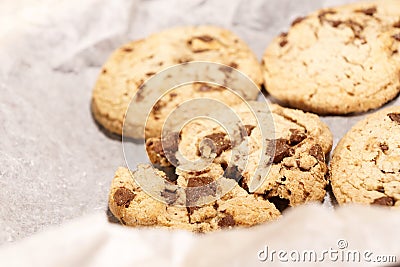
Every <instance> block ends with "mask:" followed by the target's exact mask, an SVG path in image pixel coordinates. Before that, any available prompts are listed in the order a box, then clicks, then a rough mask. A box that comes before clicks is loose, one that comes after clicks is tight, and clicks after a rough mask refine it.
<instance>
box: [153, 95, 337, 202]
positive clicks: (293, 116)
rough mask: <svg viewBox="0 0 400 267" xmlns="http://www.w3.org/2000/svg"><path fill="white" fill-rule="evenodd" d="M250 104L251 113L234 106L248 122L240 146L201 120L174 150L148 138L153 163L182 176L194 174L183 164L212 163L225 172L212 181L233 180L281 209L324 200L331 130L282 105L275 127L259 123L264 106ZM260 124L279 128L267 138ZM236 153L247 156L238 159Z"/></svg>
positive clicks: (273, 111) (274, 110)
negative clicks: (266, 152) (258, 115)
mask: <svg viewBox="0 0 400 267" xmlns="http://www.w3.org/2000/svg"><path fill="white" fill-rule="evenodd" d="M249 104H250V106H251V107H252V109H249V106H247V104H240V105H236V106H233V107H232V109H233V110H234V111H235V112H236V113H237V114H238V116H239V117H240V118H241V121H242V122H243V124H244V131H245V133H244V134H243V136H242V138H241V139H240V141H239V142H238V141H232V140H231V138H230V136H229V135H228V134H227V132H226V131H225V130H224V128H223V127H222V126H221V125H219V124H218V123H216V122H214V121H211V120H204V119H197V120H193V121H191V122H190V123H188V124H187V125H186V126H185V127H184V128H183V129H182V130H181V132H179V133H175V134H174V136H175V139H174V142H173V143H174V148H173V149H170V148H168V146H164V149H163V148H162V145H161V143H162V140H160V139H157V138H150V139H149V140H147V142H146V145H147V151H148V153H149V155H150V160H151V161H152V162H153V163H154V164H158V165H163V166H171V165H174V166H175V167H176V172H177V173H178V174H179V175H180V176H181V177H185V176H186V174H185V173H187V172H188V170H190V168H187V167H186V163H184V162H186V160H190V161H192V162H199V160H200V159H201V160H204V161H205V162H208V163H209V162H212V164H217V165H219V166H221V168H222V169H223V170H224V173H223V174H219V175H212V178H213V179H216V178H218V177H221V176H224V177H229V178H230V179H233V180H235V181H236V182H237V183H238V185H239V186H240V187H242V188H243V189H245V190H246V191H247V192H249V193H252V194H254V195H255V196H259V197H262V198H265V199H268V200H270V201H271V202H273V203H274V204H276V205H277V208H278V206H279V208H280V209H281V208H282V206H296V205H299V204H302V203H305V202H307V201H321V200H322V199H323V198H324V196H325V187H326V185H327V183H328V182H327V180H326V177H325V174H326V172H327V166H326V163H325V159H326V155H327V154H328V153H329V152H330V150H331V147H332V134H331V132H330V131H329V128H328V127H327V126H326V125H325V124H324V123H323V122H321V120H320V119H319V118H318V116H316V115H314V114H310V113H305V112H303V111H300V110H293V109H288V108H283V107H280V106H278V105H271V106H270V111H268V112H269V113H270V115H271V119H272V121H273V125H271V123H270V122H268V121H261V122H258V121H257V120H256V119H255V117H254V113H264V112H266V111H265V110H264V109H263V108H262V104H261V103H260V102H251V101H250V102H249ZM253 112H254V113H253ZM260 125H268V128H269V129H274V130H273V137H267V136H265V135H264V134H262V131H261V128H260ZM244 147H246V149H247V150H246V151H245V149H244ZM268 147H271V148H273V149H272V150H271V151H273V153H271V154H270V155H268V156H269V158H268V157H267V158H266V159H265V160H261V161H260V154H263V153H265V151H268V150H265V148H267V149H268ZM237 149H239V150H241V149H243V150H242V151H245V153H236V155H234V151H235V150H237ZM166 154H169V155H170V157H166V156H165V155H166ZM171 159H172V160H171ZM207 160H209V161H207ZM171 161H172V162H171ZM242 162H245V164H242ZM189 172H190V171H189ZM259 173H261V174H262V175H263V177H261V174H259ZM254 184H256V185H257V186H254Z"/></svg>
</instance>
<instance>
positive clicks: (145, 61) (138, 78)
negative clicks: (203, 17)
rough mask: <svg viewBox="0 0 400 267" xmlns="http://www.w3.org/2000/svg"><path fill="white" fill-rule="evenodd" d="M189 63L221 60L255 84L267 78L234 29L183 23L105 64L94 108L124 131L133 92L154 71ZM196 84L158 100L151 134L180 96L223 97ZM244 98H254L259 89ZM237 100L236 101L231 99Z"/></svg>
mask: <svg viewBox="0 0 400 267" xmlns="http://www.w3.org/2000/svg"><path fill="white" fill-rule="evenodd" d="M190 61H210V62H216V63H221V64H224V65H227V66H230V67H232V68H235V69H238V70H239V71H241V72H243V73H244V74H246V75H247V76H249V78H250V79H251V80H253V81H254V83H255V84H256V85H257V86H261V84H262V82H263V77H262V72H261V66H260V64H259V63H258V61H257V58H256V56H255V55H254V54H253V53H252V51H251V50H250V48H249V47H248V46H247V45H246V44H245V43H244V42H243V41H242V40H240V39H239V37H238V36H236V35H235V34H233V33H232V32H230V31H228V30H225V29H222V28H218V27H214V26H196V27H179V28H172V29H168V30H165V31H162V32H159V33H156V34H153V35H151V36H149V37H147V38H145V39H142V40H137V41H134V42H131V43H128V44H126V45H124V46H122V47H120V48H118V49H117V50H116V51H115V52H114V53H113V54H112V55H111V56H110V58H109V59H108V61H107V62H106V63H105V64H104V66H103V68H102V70H101V73H100V75H99V77H98V80H97V82H96V85H95V87H94V89H93V96H92V111H93V115H94V117H95V119H96V120H97V121H98V122H99V123H100V124H101V125H102V126H104V127H105V128H106V129H107V130H109V131H111V132H113V133H116V134H119V135H121V134H122V128H123V122H124V117H125V113H126V111H127V108H128V106H129V103H130V101H131V99H132V98H133V96H134V95H135V94H136V93H137V92H138V91H140V89H141V86H142V85H143V84H144V83H145V82H146V80H148V79H149V78H150V77H152V76H153V75H154V74H156V73H158V72H160V71H162V70H164V69H166V68H168V67H171V66H173V65H176V64H181V63H186V62H190ZM214 89H215V88H211V86H204V85H202V84H195V85H193V86H186V87H185V88H183V89H182V90H184V93H182V90H181V91H178V92H175V93H171V94H168V95H166V96H165V97H164V101H161V102H160V103H157V106H156V107H154V109H153V113H152V115H151V117H150V118H149V122H148V123H149V125H148V128H147V129H146V135H147V136H158V135H159V133H160V128H161V127H162V120H163V119H164V118H165V116H166V115H168V113H169V111H171V110H172V109H173V108H174V107H175V106H176V105H177V103H178V102H179V100H182V99H181V98H182V95H186V96H190V97H197V96H200V97H201V96H204V95H207V96H208V97H210V98H216V99H222V100H225V102H227V103H228V104H229V103H230V101H231V100H230V97H227V95H226V94H225V93H224V92H221V90H218V88H217V89H215V90H214ZM243 97H244V98H245V99H256V98H257V92H251V93H249V94H246V93H245V92H244V95H243ZM232 101H234V103H237V102H236V101H237V99H232ZM130 132H131V133H130V135H131V136H130V137H133V138H143V131H142V129H140V127H138V130H137V131H135V129H133V130H132V131H130Z"/></svg>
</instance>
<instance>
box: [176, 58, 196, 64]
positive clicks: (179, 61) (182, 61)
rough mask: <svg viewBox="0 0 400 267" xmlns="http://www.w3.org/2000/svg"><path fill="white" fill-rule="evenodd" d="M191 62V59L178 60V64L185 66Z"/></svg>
mask: <svg viewBox="0 0 400 267" xmlns="http://www.w3.org/2000/svg"><path fill="white" fill-rule="evenodd" d="M192 60H193V59H190V58H180V59H178V63H179V64H186V63H188V62H190V61H192Z"/></svg>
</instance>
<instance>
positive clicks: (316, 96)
mask: <svg viewBox="0 0 400 267" xmlns="http://www.w3.org/2000/svg"><path fill="white" fill-rule="evenodd" d="M262 68H263V73H264V79H265V82H264V84H265V87H266V89H267V91H268V92H269V93H270V94H271V95H272V96H273V97H275V98H276V99H278V100H279V101H281V102H282V103H284V104H287V105H289V106H292V107H296V108H300V109H303V110H307V111H312V112H315V113H318V114H348V113H353V112H364V111H367V110H370V109H375V108H378V107H380V106H382V105H383V104H384V103H386V102H388V101H389V100H391V99H393V98H394V97H396V95H397V94H398V93H399V91H400V76H399V73H400V5H399V3H398V1H397V0H387V1H386V0H385V1H375V2H366V3H355V4H349V5H345V6H340V7H335V8H328V9H323V10H319V11H316V12H314V13H312V14H310V15H308V16H306V17H300V18H297V19H296V20H294V21H293V23H292V25H291V28H290V30H289V32H287V33H282V34H281V35H280V36H278V37H276V38H275V39H274V40H273V41H272V43H271V44H270V45H269V46H268V48H267V49H266V51H265V53H264V56H263V60H262Z"/></svg>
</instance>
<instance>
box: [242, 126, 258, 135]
mask: <svg viewBox="0 0 400 267" xmlns="http://www.w3.org/2000/svg"><path fill="white" fill-rule="evenodd" d="M244 128H245V129H246V133H247V136H250V135H251V132H252V131H253V129H254V128H256V127H255V126H253V125H245V126H244Z"/></svg>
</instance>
